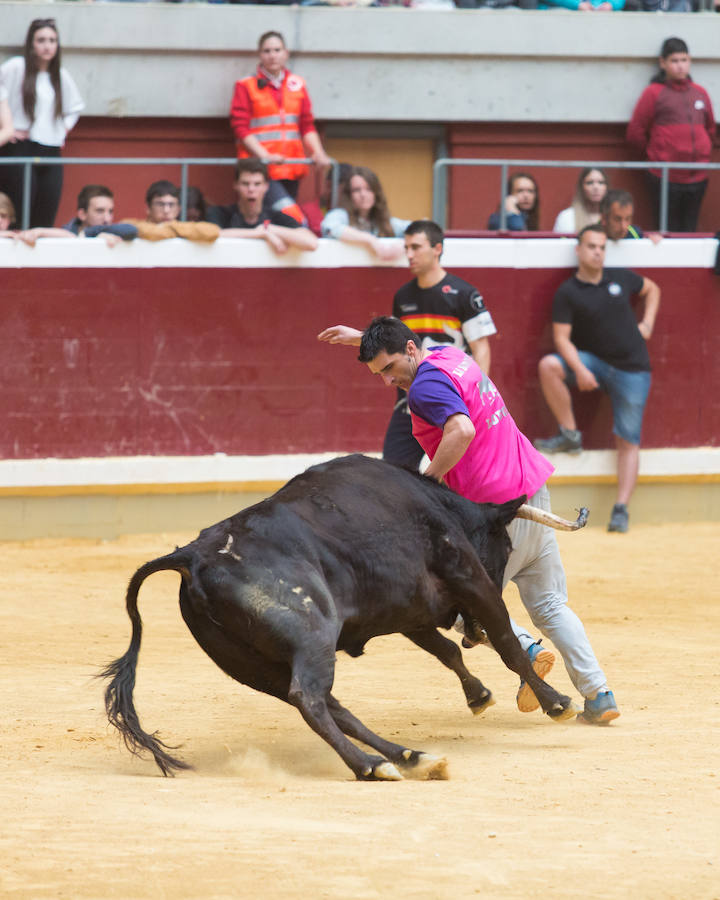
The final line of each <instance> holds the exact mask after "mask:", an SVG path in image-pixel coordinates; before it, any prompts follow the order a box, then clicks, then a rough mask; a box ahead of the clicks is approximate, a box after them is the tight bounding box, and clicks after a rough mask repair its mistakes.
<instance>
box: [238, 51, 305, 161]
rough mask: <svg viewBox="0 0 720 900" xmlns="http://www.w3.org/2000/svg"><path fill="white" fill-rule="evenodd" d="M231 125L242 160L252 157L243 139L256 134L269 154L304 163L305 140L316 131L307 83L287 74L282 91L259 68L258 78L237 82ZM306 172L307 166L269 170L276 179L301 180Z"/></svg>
mask: <svg viewBox="0 0 720 900" xmlns="http://www.w3.org/2000/svg"><path fill="white" fill-rule="evenodd" d="M261 85H262V86H261ZM230 124H231V126H232V129H233V132H234V133H235V139H236V141H237V145H238V156H239V157H240V158H243V157H247V156H250V154H249V153H248V151H247V150H246V148H245V145H244V144H243V138H244V137H245V136H246V135H248V134H254V135H255V137H256V138H257V139H258V140H259V141H260V142H261V143H262V144H263V146H264V147H265V148H266V149H267V151H268V152H269V153H279V154H280V155H282V156H285V157H288V158H295V159H301V158H302V157H303V156H305V150H304V148H303V143H302V138H303V136H304V135H305V134H307V133H308V132H310V131H315V122H314V120H313V115H312V106H311V105H310V98H309V96H308V93H307V89H306V87H305V82H304V81H303V79H302V78H300V76H299V75H295V74H293V73H292V72H288V71H286V72H285V77H284V78H283V83H282V86H281V87H280V89H279V90H278V89H277V88H275V87H274V86H273V85H272V84H271V83H270V82H269V81H268V80H267V79H266V78H265V77H264V76H263V74H262V70H261V69H259V68H258V73H257V74H256V75H251V76H250V77H249V78H243V79H242V81H238V82H236V84H235V92H234V94H233V99H232V104H231V106H230ZM306 170H307V166H303V165H297V164H294V163H285V164H281V165H271V166H268V171H269V174H270V178H272V179H283V178H287V179H297V178H301V177H302V176H303V175H304V174H305V172H306Z"/></svg>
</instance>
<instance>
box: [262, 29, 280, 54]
mask: <svg viewBox="0 0 720 900" xmlns="http://www.w3.org/2000/svg"><path fill="white" fill-rule="evenodd" d="M271 37H274V38H277V39H278V40H279V41H280V43H281V44H282V45H283V47H285V48H286V49H287V44H286V43H285V38H284V37H283V36H282V35H281V34H280V32H279V31H266V32H265V33H264V34H261V35H260V37H259V38H258V50H262V47H263V44H264V43H265V41H266V40H267V39H268V38H271Z"/></svg>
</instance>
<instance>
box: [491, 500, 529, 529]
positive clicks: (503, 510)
mask: <svg viewBox="0 0 720 900" xmlns="http://www.w3.org/2000/svg"><path fill="white" fill-rule="evenodd" d="M526 500H527V496H526V495H525V494H523V495H522V496H521V497H517V498H516V499H515V500H508V501H507V502H506V503H499V504H498V507H497V511H498V521H499V522H502V524H503V525H509V524H510V522H512V520H513V519H514V518H515V516H516V514H517V511H518V510H519V509H520V507H521V506H522V505H523V503H525V501H526Z"/></svg>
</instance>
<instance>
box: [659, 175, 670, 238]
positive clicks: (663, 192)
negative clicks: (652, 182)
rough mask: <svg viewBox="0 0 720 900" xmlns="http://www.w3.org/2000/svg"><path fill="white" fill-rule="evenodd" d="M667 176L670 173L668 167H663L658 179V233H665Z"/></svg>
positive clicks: (666, 220)
mask: <svg viewBox="0 0 720 900" xmlns="http://www.w3.org/2000/svg"><path fill="white" fill-rule="evenodd" d="M669 176H670V171H669V169H668V167H667V166H663V168H662V173H661V177H660V222H659V223H658V227H659V229H660V231H667V222H668V185H669V180H670V179H669Z"/></svg>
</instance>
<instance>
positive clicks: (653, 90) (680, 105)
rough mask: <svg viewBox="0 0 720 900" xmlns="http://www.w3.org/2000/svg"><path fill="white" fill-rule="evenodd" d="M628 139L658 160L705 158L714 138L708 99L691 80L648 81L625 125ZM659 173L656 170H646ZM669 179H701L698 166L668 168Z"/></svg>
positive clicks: (704, 91)
mask: <svg viewBox="0 0 720 900" xmlns="http://www.w3.org/2000/svg"><path fill="white" fill-rule="evenodd" d="M627 140H628V143H630V144H632V146H633V147H634V148H635V149H636V150H638V151H639V152H641V153H645V155H646V156H647V158H648V159H651V160H653V159H654V160H657V161H658V162H709V161H710V154H711V152H712V148H713V142H714V140H715V118H714V116H713V108H712V103H711V102H710V97H709V96H708V94H707V91H706V90H705V89H704V88H701V87H700V85H698V84H695V82H694V81H690V79H686V80H685V81H664V82H655V83H653V84H649V85H648V86H647V87H646V88H645V90H644V91H643V92H642V94H641V95H640V99H639V100H638V102H637V105H636V107H635V111H634V112H633V114H632V118H631V119H630V123H629V124H628V127H627ZM650 171H652V172H653V174H654V175H660V170H659V169H655V170H652V169H651V170H650ZM669 177H670V181H674V182H680V183H683V184H689V183H691V182H694V181H704V180H705V179H706V178H707V172H706V171H702V170H700V169H671V170H670V175H669Z"/></svg>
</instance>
